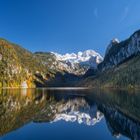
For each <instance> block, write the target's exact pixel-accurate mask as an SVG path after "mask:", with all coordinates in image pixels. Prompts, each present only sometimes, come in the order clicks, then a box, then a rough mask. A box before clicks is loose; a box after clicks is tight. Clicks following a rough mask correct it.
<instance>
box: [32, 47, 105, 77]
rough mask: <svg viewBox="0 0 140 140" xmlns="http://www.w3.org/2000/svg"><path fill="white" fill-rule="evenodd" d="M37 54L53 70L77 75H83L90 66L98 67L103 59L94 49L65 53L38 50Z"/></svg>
mask: <svg viewBox="0 0 140 140" xmlns="http://www.w3.org/2000/svg"><path fill="white" fill-rule="evenodd" d="M35 55H37V57H40V58H41V59H42V60H43V63H44V64H46V65H49V68H50V69H51V70H54V71H58V72H66V73H71V74H75V75H83V74H85V72H86V71H87V70H88V69H89V68H95V69H96V68H97V65H98V64H99V63H101V62H102V60H103V58H102V56H101V55H100V54H99V53H97V52H95V51H93V50H86V51H84V52H78V53H77V54H75V53H71V54H69V53H67V54H64V55H61V54H58V53H54V52H51V53H45V52H36V53H35Z"/></svg>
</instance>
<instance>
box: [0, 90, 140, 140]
mask: <svg viewBox="0 0 140 140" xmlns="http://www.w3.org/2000/svg"><path fill="white" fill-rule="evenodd" d="M39 139H41V140H46V139H47V140H78V139H80V140H115V139H120V140H127V139H134V140H139V139H140V92H139V91H129V92H128V91H122V90H111V89H106V90H99V89H63V88H62V89H53V88H52V89H3V90H0V140H39Z"/></svg>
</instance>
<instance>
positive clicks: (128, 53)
mask: <svg viewBox="0 0 140 140" xmlns="http://www.w3.org/2000/svg"><path fill="white" fill-rule="evenodd" d="M138 53H140V30H139V31H136V32H135V33H134V34H133V35H132V36H130V37H129V38H128V39H127V40H125V41H122V42H120V43H119V41H117V40H113V41H111V43H110V44H109V46H108V48H107V51H106V54H105V58H104V61H103V62H102V63H100V64H99V65H98V69H99V70H101V71H105V70H107V69H110V68H112V67H114V66H116V65H118V64H120V63H123V62H124V61H126V60H127V59H129V58H130V57H132V56H135V55H137V54H138Z"/></svg>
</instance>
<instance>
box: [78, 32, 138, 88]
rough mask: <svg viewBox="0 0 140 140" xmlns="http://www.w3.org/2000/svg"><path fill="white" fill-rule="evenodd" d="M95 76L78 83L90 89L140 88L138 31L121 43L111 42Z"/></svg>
mask: <svg viewBox="0 0 140 140" xmlns="http://www.w3.org/2000/svg"><path fill="white" fill-rule="evenodd" d="M111 43H112V44H111V45H109V46H110V47H109V48H107V51H106V55H105V58H104V60H103V62H102V63H100V64H99V65H98V72H97V75H94V76H91V77H88V78H86V79H85V80H83V81H82V82H80V85H81V86H91V87H122V88H125V87H130V88H134V87H140V30H139V31H137V32H135V33H134V34H133V35H132V36H131V37H130V38H129V39H127V40H125V41H122V42H120V43H119V42H115V43H114V42H111Z"/></svg>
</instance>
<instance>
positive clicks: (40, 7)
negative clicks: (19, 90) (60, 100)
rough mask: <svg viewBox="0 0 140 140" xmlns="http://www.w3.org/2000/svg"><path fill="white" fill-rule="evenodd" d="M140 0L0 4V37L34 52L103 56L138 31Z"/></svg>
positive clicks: (38, 0)
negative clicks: (113, 43) (112, 45)
mask: <svg viewBox="0 0 140 140" xmlns="http://www.w3.org/2000/svg"><path fill="white" fill-rule="evenodd" d="M139 7H140V0H0V37H2V38H6V39H8V40H10V41H12V42H15V43H17V44H20V45H21V46H23V47H24V48H26V49H28V50H30V51H32V52H35V51H54V52H58V53H66V52H68V53H71V52H78V51H84V50H86V49H93V50H95V51H97V52H99V53H101V54H102V55H104V52H105V49H106V47H107V45H108V43H109V42H110V40H111V39H112V38H115V37H117V38H119V40H124V39H126V38H127V37H129V36H130V35H131V34H132V33H133V32H134V31H135V30H137V29H140V8H139Z"/></svg>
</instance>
